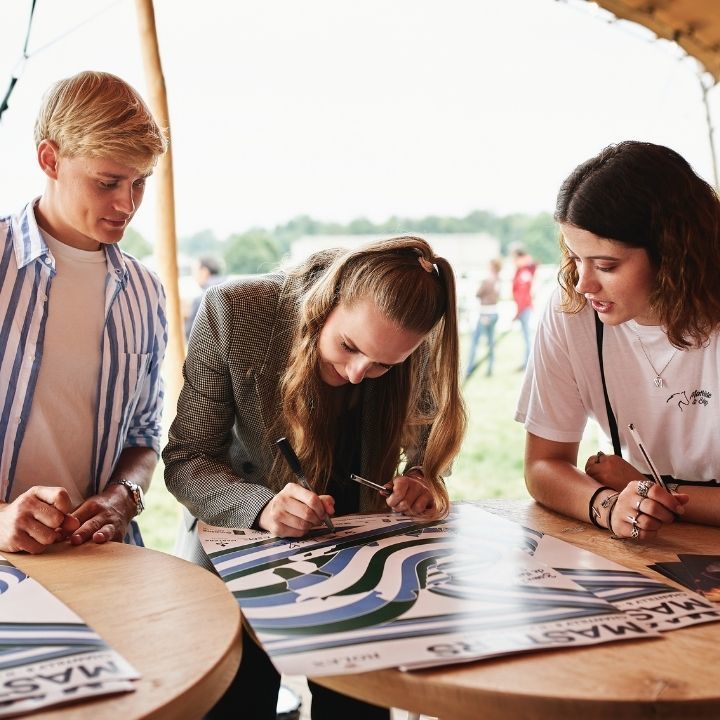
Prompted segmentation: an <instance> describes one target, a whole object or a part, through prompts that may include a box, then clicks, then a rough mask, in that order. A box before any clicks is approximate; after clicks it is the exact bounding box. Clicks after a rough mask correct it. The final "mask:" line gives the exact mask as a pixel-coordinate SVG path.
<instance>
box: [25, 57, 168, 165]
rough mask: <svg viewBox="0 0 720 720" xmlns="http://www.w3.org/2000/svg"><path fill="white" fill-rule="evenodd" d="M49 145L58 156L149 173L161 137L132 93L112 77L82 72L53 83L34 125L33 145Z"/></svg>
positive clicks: (161, 143)
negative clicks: (118, 161)
mask: <svg viewBox="0 0 720 720" xmlns="http://www.w3.org/2000/svg"><path fill="white" fill-rule="evenodd" d="M43 140H51V141H52V142H54V143H55V144H56V145H57V146H58V150H59V152H60V155H61V156H63V157H68V158H71V157H78V156H86V157H103V158H113V159H116V158H117V159H122V160H124V161H126V162H129V163H131V164H132V165H134V166H136V167H138V168H139V169H143V170H146V169H149V168H150V167H152V166H153V165H154V164H155V161H156V160H157V158H158V157H159V156H160V155H162V154H163V153H164V152H165V150H166V149H167V138H166V134H165V133H164V132H163V130H162V129H161V128H160V127H159V126H158V124H157V123H156V122H155V119H154V118H153V116H152V113H151V112H150V110H149V109H148V107H147V105H146V104H145V102H144V101H143V99H142V98H141V97H140V95H139V94H138V92H137V91H136V90H135V89H134V88H132V87H131V86H130V85H128V84H127V83H126V82H125V81H124V80H121V79H120V78H119V77H117V76H115V75H111V74H110V73H106V72H96V71H92V70H87V71H85V72H81V73H78V74H77V75H73V76H72V77H69V78H65V79H64V80H59V81H58V82H56V83H55V84H54V85H53V86H52V87H51V88H50V89H49V90H48V91H47V93H46V94H45V97H44V98H43V102H42V105H41V107H40V111H39V113H38V117H37V120H36V121H35V145H36V147H37V146H38V145H40V143H41V142H42V141H43Z"/></svg>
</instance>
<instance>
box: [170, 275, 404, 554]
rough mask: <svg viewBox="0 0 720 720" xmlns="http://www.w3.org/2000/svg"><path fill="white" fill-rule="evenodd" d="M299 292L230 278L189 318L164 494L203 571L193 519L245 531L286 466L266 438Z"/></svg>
mask: <svg viewBox="0 0 720 720" xmlns="http://www.w3.org/2000/svg"><path fill="white" fill-rule="evenodd" d="M300 292H301V288H300V281H299V280H297V279H290V278H288V277H287V276H286V275H285V274H283V273H273V274H269V275H259V276H256V277H254V278H250V279H241V280H233V281H229V282H226V283H223V284H221V285H216V286H213V287H210V288H209V289H208V290H207V293H206V295H205V298H204V300H203V303H202V305H201V308H200V311H199V312H198V315H197V317H196V320H195V324H194V326H193V329H192V333H191V336H190V344H189V347H188V354H187V358H186V360H185V365H184V367H183V376H184V379H185V383H184V386H183V389H182V392H181V394H180V398H179V400H178V410H177V416H176V417H175V420H174V421H173V423H172V426H171V427H170V433H169V440H168V444H167V446H166V447H165V449H164V450H163V460H164V462H165V482H166V484H167V487H168V489H169V490H170V492H171V493H173V495H175V497H176V498H177V499H178V500H179V501H180V502H181V503H182V504H183V505H184V506H185V508H186V510H187V512H186V513H185V522H184V523H183V525H182V526H181V528H180V537H179V538H178V544H177V546H176V552H178V554H180V555H181V556H183V557H186V558H187V559H190V560H194V561H195V562H199V563H200V564H203V565H205V566H206V567H207V566H208V560H207V558H206V556H205V555H204V553H203V552H202V551H201V550H200V546H199V543H198V542H197V537H196V531H195V527H194V526H195V519H196V518H199V519H200V520H203V521H204V522H207V523H209V524H211V525H218V526H221V527H238V528H240V527H251V526H252V525H253V523H254V522H255V520H256V518H257V516H258V515H259V513H260V512H261V511H262V509H263V508H264V507H265V505H266V504H267V503H268V502H269V501H270V499H271V498H272V497H273V496H274V495H275V493H277V492H279V491H280V489H281V486H279V483H280V482H281V481H280V479H279V478H278V477H277V473H274V472H273V470H274V463H276V462H283V460H282V459H281V458H279V456H278V454H277V451H276V448H275V444H274V440H275V439H277V438H275V437H270V434H271V433H272V432H273V429H274V428H275V427H276V421H277V418H278V416H279V413H280V394H279V386H280V378H281V377H282V374H283V372H284V370H285V368H286V366H287V364H288V359H289V355H290V349H291V344H292V340H293V334H294V330H295V327H296V322H297V312H298V310H297V306H298V298H299V296H300ZM374 382H377V381H367V382H366V387H365V391H364V394H363V407H362V421H361V422H362V448H361V473H365V472H366V471H367V470H366V468H367V461H368V458H370V457H373V453H375V454H377V453H379V452H381V448H382V438H380V437H379V436H378V433H377V432H374V431H373V423H372V418H373V417H377V412H379V408H378V407H377V393H375V392H373V383H374ZM275 434H278V433H277V431H276V432H275ZM280 434H282V433H280ZM413 464H414V463H413ZM377 501H378V495H377V493H376V492H374V491H373V490H369V489H367V488H361V489H360V507H359V508H358V509H359V511H361V512H366V511H370V510H374V509H377V507H378V506H377Z"/></svg>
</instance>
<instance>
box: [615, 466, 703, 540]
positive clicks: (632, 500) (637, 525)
mask: <svg viewBox="0 0 720 720" xmlns="http://www.w3.org/2000/svg"><path fill="white" fill-rule="evenodd" d="M689 499H690V497H689V496H688V495H686V494H685V493H671V492H668V491H667V490H665V489H663V488H661V487H660V486H659V485H658V484H657V483H655V482H653V481H652V480H648V479H647V478H645V477H643V478H642V480H637V481H635V480H633V481H632V482H629V483H628V484H627V485H626V486H625V488H624V489H623V490H622V491H621V493H620V495H619V496H618V499H617V504H616V505H615V508H614V510H613V513H612V527H611V528H610V530H611V531H612V532H613V533H614V534H615V535H617V536H618V537H628V538H631V539H633V540H651V539H652V538H654V537H655V535H656V534H657V533H658V531H659V530H661V529H662V527H663V525H669V524H670V523H672V522H674V521H675V519H676V516H678V515H682V514H683V513H684V512H685V505H686V504H687V502H688V500H689Z"/></svg>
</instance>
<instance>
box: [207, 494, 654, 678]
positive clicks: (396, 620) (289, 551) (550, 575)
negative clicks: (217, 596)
mask: <svg viewBox="0 0 720 720" xmlns="http://www.w3.org/2000/svg"><path fill="white" fill-rule="evenodd" d="M333 522H334V523H335V527H336V532H334V533H331V532H330V531H328V530H327V529H325V528H324V526H323V527H318V528H316V529H314V530H313V531H312V532H311V534H310V535H309V536H307V537H305V538H302V539H281V538H276V537H273V536H271V535H269V534H268V533H266V532H263V531H255V530H249V529H242V530H232V529H225V528H216V527H212V526H208V525H205V524H203V523H200V524H199V532H200V539H201V542H202V544H203V547H204V548H205V551H206V552H207V553H208V555H209V557H210V559H211V561H212V562H213V564H214V566H215V569H216V570H217V572H218V573H219V575H220V576H221V577H222V579H223V580H224V581H225V583H226V584H227V586H228V589H229V590H230V591H231V592H232V593H233V595H234V596H235V598H236V599H237V601H238V603H239V604H240V607H241V609H242V612H243V614H244V616H245V618H246V620H247V621H248V622H249V624H250V626H251V627H252V630H253V632H254V633H255V635H256V636H257V637H258V639H259V640H260V642H261V643H262V645H263V647H264V648H265V650H266V651H267V652H268V654H269V655H270V657H271V658H272V660H273V662H274V664H275V665H276V667H277V669H278V670H279V671H280V672H283V673H288V674H294V675H298V674H299V675H310V676H320V675H335V674H341V673H352V672H364V671H368V670H376V669H379V668H386V667H400V668H402V669H413V668H418V667H428V666H432V665H445V664H448V663H455V662H466V661H470V660H477V659H480V658H488V657H494V656H498V655H506V654H509V653H515V652H529V651H533V650H541V649H546V648H552V647H573V646H580V645H590V644H595V643H602V642H612V641H620V640H630V639H646V638H652V637H657V636H658V631H657V630H656V629H654V628H652V627H650V626H649V625H648V624H644V623H641V622H639V621H638V620H636V619H634V618H633V617H631V616H630V615H628V614H626V613H624V612H623V611H621V610H620V609H618V608H617V607H615V606H614V605H613V604H612V603H611V602H609V601H608V600H607V599H604V598H602V597H599V596H598V595H597V594H595V593H594V592H592V591H591V590H589V589H587V588H585V587H583V586H582V585H580V584H579V583H577V582H575V581H574V580H573V579H572V578H571V577H569V576H568V575H565V574H563V573H562V572H559V571H557V570H555V569H554V568H553V567H552V566H551V565H550V564H548V563H547V562H543V561H542V560H540V559H538V558H537V557H533V555H532V553H534V552H536V551H537V549H538V547H539V545H540V543H541V541H542V539H543V535H542V533H538V532H535V531H532V530H528V529H526V528H523V527H521V526H520V525H517V524H515V523H512V522H510V521H507V520H504V519H502V518H499V517H498V516H496V515H492V514H491V513H487V512H484V511H483V510H481V509H480V508H479V507H477V506H475V505H473V504H469V503H468V504H459V505H455V506H454V507H453V509H452V512H451V515H450V516H449V517H448V518H447V519H446V520H443V521H438V522H433V523H418V522H416V521H414V520H412V519H410V518H408V517H406V516H404V515H398V514H393V513H387V514H377V515H347V516H343V517H338V518H335V519H334V521H333ZM563 544H565V543H563ZM570 547H572V546H570Z"/></svg>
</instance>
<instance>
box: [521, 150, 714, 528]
mask: <svg viewBox="0 0 720 720" xmlns="http://www.w3.org/2000/svg"><path fill="white" fill-rule="evenodd" d="M555 219H556V221H557V222H558V224H559V226H560V231H561V238H560V247H561V249H562V254H563V260H562V266H561V269H560V273H559V275H558V279H559V283H560V287H559V288H558V290H557V291H556V293H555V295H554V297H553V298H552V300H551V301H550V302H549V304H548V307H547V309H546V311H545V314H544V317H543V319H542V321H541V323H540V325H539V327H538V331H537V336H536V341H535V347H534V351H533V358H532V361H531V364H530V365H529V367H528V372H527V375H526V378H525V384H524V386H523V390H522V394H521V398H520V401H519V404H518V411H517V414H516V419H517V420H518V421H520V422H522V423H524V425H525V429H526V430H527V440H526V448H525V480H526V483H527V486H528V489H529V491H530V493H531V494H532V495H533V497H534V498H535V499H536V500H537V501H538V502H540V503H542V504H543V505H546V506H548V507H551V508H554V509H555V510H558V511H559V512H562V513H564V514H566V515H570V516H572V517H576V518H579V519H581V520H586V521H588V522H592V523H594V524H595V525H597V526H599V527H604V528H608V529H609V530H610V531H611V532H612V533H614V534H615V535H617V536H620V537H629V538H632V539H634V540H643V541H644V540H651V539H653V538H654V537H655V536H656V534H657V532H658V531H659V530H661V529H662V527H663V526H664V525H665V524H667V523H671V522H673V520H675V519H676V518H678V517H679V516H682V518H683V519H684V520H689V521H692V522H700V523H707V524H713V525H718V524H720V493H718V492H717V487H718V478H720V443H718V426H719V425H720V405H719V404H718V403H719V401H720V343H719V341H718V337H719V335H720V284H719V283H718V278H719V277H720V201H719V200H718V196H717V194H716V192H715V191H714V190H713V188H712V187H711V186H710V185H708V184H707V183H706V182H705V181H704V180H702V179H701V178H699V177H698V176H697V175H696V174H695V172H694V171H693V170H692V168H691V167H690V165H689V164H688V163H687V162H686V161H685V160H684V159H683V158H682V157H681V156H680V155H678V154H677V153H676V152H674V151H673V150H670V149H669V148H666V147H663V146H661V145H653V144H651V143H643V142H633V141H628V142H622V143H619V144H617V145H611V146H610V147H607V148H605V149H604V150H603V151H602V152H601V153H599V154H598V155H597V156H596V157H593V158H591V159H590V160H588V161H586V162H584V163H582V164H581V165H579V166H578V167H577V168H576V169H575V170H574V171H573V172H572V173H571V174H570V176H569V177H568V178H567V179H566V180H565V182H564V183H563V184H562V187H561V188H560V192H559V194H558V199H557V207H556V211H555ZM588 418H593V419H594V420H596V421H597V422H598V423H599V425H600V426H601V428H602V429H603V430H604V431H605V433H606V434H607V436H608V437H611V438H612V440H613V449H614V454H613V455H605V454H604V453H603V452H598V453H597V454H594V455H592V456H591V457H590V458H588V460H587V462H586V463H585V465H584V467H583V468H582V469H581V468H579V467H578V466H577V460H578V449H579V444H580V440H581V438H582V434H583V430H584V428H585V424H586V422H587V420H588ZM630 425H633V426H634V430H635V432H631V430H630V428H629V426H630ZM636 433H641V434H642V443H638V442H637V438H638V435H637V434H636ZM640 444H642V448H641V447H640ZM623 455H624V457H625V458H626V459H623ZM648 458H649V459H650V463H652V464H654V466H655V468H652V467H650V464H649V462H648ZM653 470H655V472H654V473H653ZM648 473H650V474H649V475H648ZM653 475H659V476H660V480H661V481H662V483H657V482H653V481H652V478H653Z"/></svg>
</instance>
